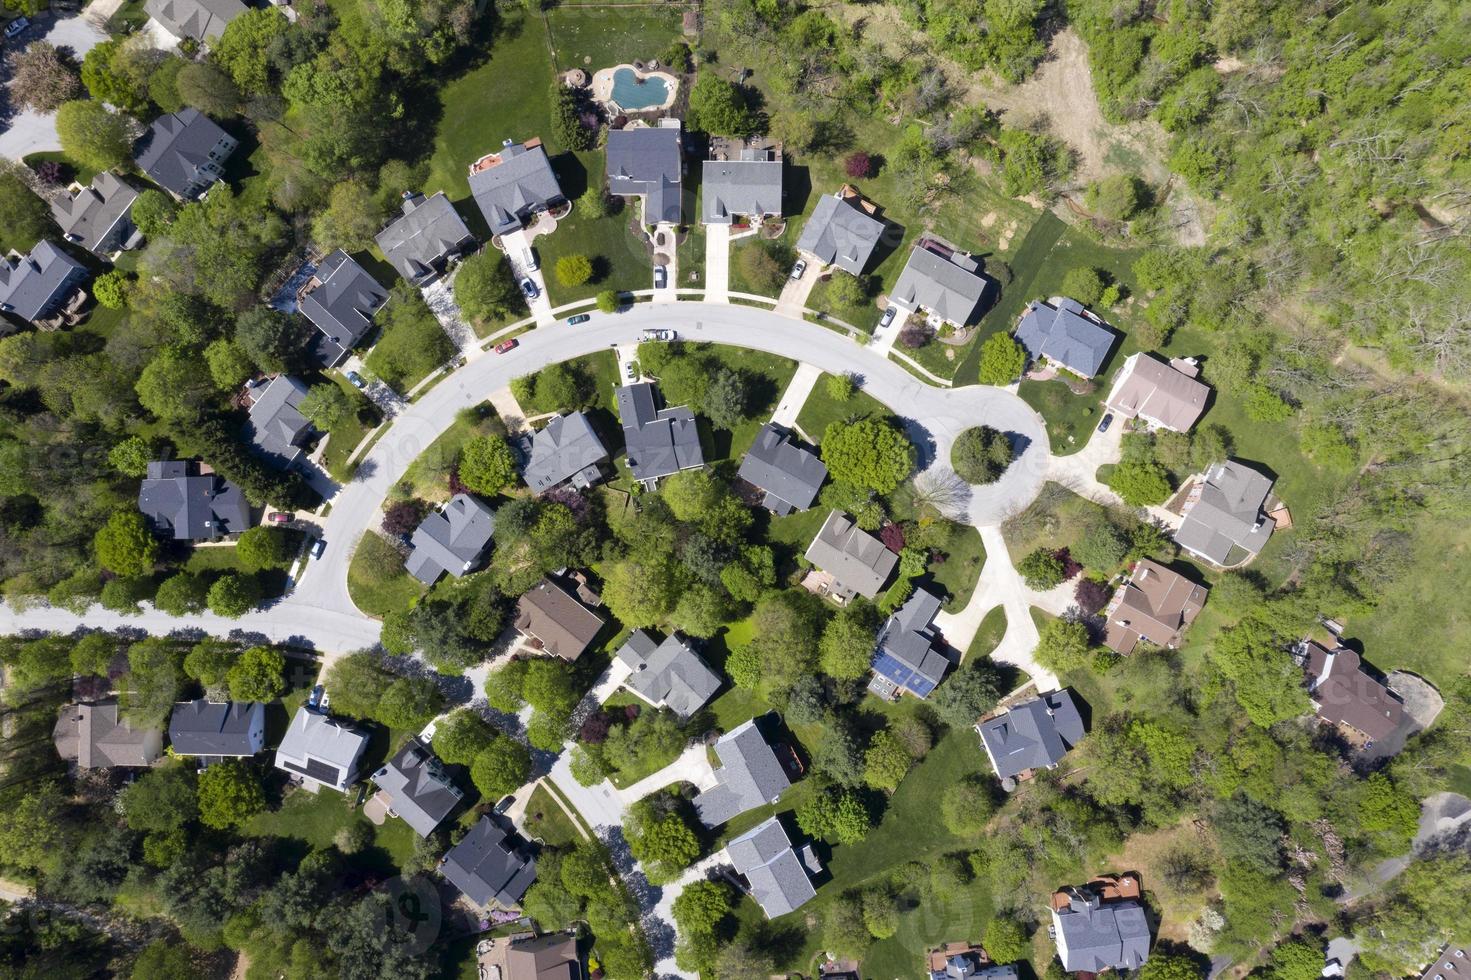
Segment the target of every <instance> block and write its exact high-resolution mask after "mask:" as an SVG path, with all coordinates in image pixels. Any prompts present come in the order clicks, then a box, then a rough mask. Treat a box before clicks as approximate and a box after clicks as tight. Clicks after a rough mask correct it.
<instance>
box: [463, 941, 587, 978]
mask: <svg viewBox="0 0 1471 980" xmlns="http://www.w3.org/2000/svg"><path fill="white" fill-rule="evenodd" d="M480 962H481V963H482V964H484V965H485V966H486V967H487V969H488V971H489V975H490V976H492V977H499V978H500V980H582V961H581V960H580V959H579V958H578V956H577V936H576V935H575V934H573V933H570V932H554V933H551V934H550V935H546V936H537V937H535V938H533V939H510V940H509V941H507V942H499V941H498V942H496V943H495V944H494V945H492V946H491V948H490V950H489V951H488V952H486V953H484V954H482V955H481V957H480ZM497 970H499V971H500V972H499V973H497V972H496V971H497Z"/></svg>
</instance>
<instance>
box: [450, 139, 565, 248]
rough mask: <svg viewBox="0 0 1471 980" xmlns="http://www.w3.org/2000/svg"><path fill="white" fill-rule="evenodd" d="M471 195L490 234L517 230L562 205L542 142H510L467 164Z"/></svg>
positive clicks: (560, 192) (533, 140) (560, 195)
mask: <svg viewBox="0 0 1471 980" xmlns="http://www.w3.org/2000/svg"><path fill="white" fill-rule="evenodd" d="M470 193H471V194H473V195H475V203H476V204H478V205H479V206H480V213H481V214H483V215H485V223H486V224H487V225H489V226H490V233H491V234H492V235H504V234H506V233H507V232H511V231H519V230H521V229H522V228H524V227H525V226H526V225H528V224H530V223H531V222H532V221H533V220H535V217H536V215H538V214H540V213H541V212H543V211H550V210H551V209H552V208H554V207H557V206H558V205H561V204H565V203H566V202H567V198H565V197H564V196H562V186H561V185H560V184H558V183H557V175H556V174H555V173H553V172H552V162H551V161H550V160H548V159H547V151H546V149H545V148H544V147H543V146H542V145H541V140H539V139H530V140H527V141H526V142H525V143H513V142H511V141H510V140H506V142H505V143H504V144H503V145H502V146H501V148H500V150H499V151H497V152H495V153H487V154H486V155H485V156H483V157H481V158H480V159H479V160H476V161H475V162H474V163H472V164H470Z"/></svg>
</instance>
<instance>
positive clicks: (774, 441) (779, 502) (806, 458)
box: [737, 422, 827, 514]
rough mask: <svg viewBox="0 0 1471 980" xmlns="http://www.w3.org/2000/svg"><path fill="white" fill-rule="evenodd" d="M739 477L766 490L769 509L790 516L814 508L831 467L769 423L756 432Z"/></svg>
mask: <svg viewBox="0 0 1471 980" xmlns="http://www.w3.org/2000/svg"><path fill="white" fill-rule="evenodd" d="M737 475H738V476H739V477H740V478H741V479H742V480H745V481H746V482H747V483H749V484H751V485H752V486H755V487H760V488H761V489H762V490H765V491H766V501H765V504H766V507H767V508H768V509H770V510H772V511H774V512H775V513H777V514H790V513H791V512H792V511H794V510H806V509H807V508H808V507H811V506H812V501H814V500H816V499H817V491H819V490H821V489H822V481H823V480H825V479H827V466H826V464H824V463H823V461H822V460H821V459H819V458H818V456H817V454H816V453H814V452H812V451H811V450H808V449H804V448H802V447H801V446H799V445H797V444H796V443H795V442H794V441H793V440H792V437H791V433H790V432H788V431H787V430H786V429H784V428H782V427H781V426H779V425H777V424H776V423H774V422H768V423H766V424H765V425H763V426H762V427H761V431H760V432H758V433H756V441H755V442H754V443H752V444H751V448H750V449H749V450H747V452H746V456H745V458H744V459H742V460H741V468H740V471H739V473H738V474H737Z"/></svg>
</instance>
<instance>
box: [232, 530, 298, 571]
mask: <svg viewBox="0 0 1471 980" xmlns="http://www.w3.org/2000/svg"><path fill="white" fill-rule="evenodd" d="M235 557H236V558H237V559H239V561H240V565H241V567H242V568H244V569H245V570H246V571H249V572H260V571H264V570H266V569H268V568H285V567H286V566H287V565H289V564H291V559H292V558H293V557H294V556H293V555H292V548H291V537H290V535H289V534H288V533H287V532H286V531H285V530H284V529H282V528H279V527H266V526H264V525H258V526H256V527H249V528H246V529H245V530H244V531H243V532H241V534H240V538H239V540H237V541H236V542H235Z"/></svg>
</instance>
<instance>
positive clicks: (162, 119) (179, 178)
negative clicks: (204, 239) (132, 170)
mask: <svg viewBox="0 0 1471 980" xmlns="http://www.w3.org/2000/svg"><path fill="white" fill-rule="evenodd" d="M239 145H240V141H239V140H237V139H235V138H234V137H233V136H231V135H230V134H229V133H227V132H225V131H224V130H223V129H221V128H220V127H219V126H217V125H216V124H215V122H214V121H213V120H212V119H210V118H209V117H208V116H206V115H204V114H203V113H202V112H200V111H199V110H198V109H195V108H192V107H191V108H185V109H180V110H179V111H178V112H175V113H171V114H167V115H162V116H159V117H158V118H157V119H155V120H153V124H152V125H151V126H149V127H148V131H147V132H146V133H144V134H143V135H142V137H140V138H139V140H138V142H137V144H136V145H135V146H134V147H133V160H134V162H136V163H137V164H138V169H139V170H141V171H143V172H144V173H145V174H147V175H148V176H149V177H150V178H151V179H152V180H153V182H154V183H156V184H158V186H160V187H162V188H163V189H164V190H166V191H171V192H172V193H174V194H177V195H179V196H180V197H184V198H190V197H198V196H199V194H200V193H202V192H203V191H204V190H205V189H206V188H208V187H209V185H210V184H213V183H214V182H215V181H216V180H217V179H218V178H220V177H221V176H223V175H224V166H225V161H226V160H228V159H229V158H230V154H232V153H234V152H235V148H236V147H237V146H239Z"/></svg>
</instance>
